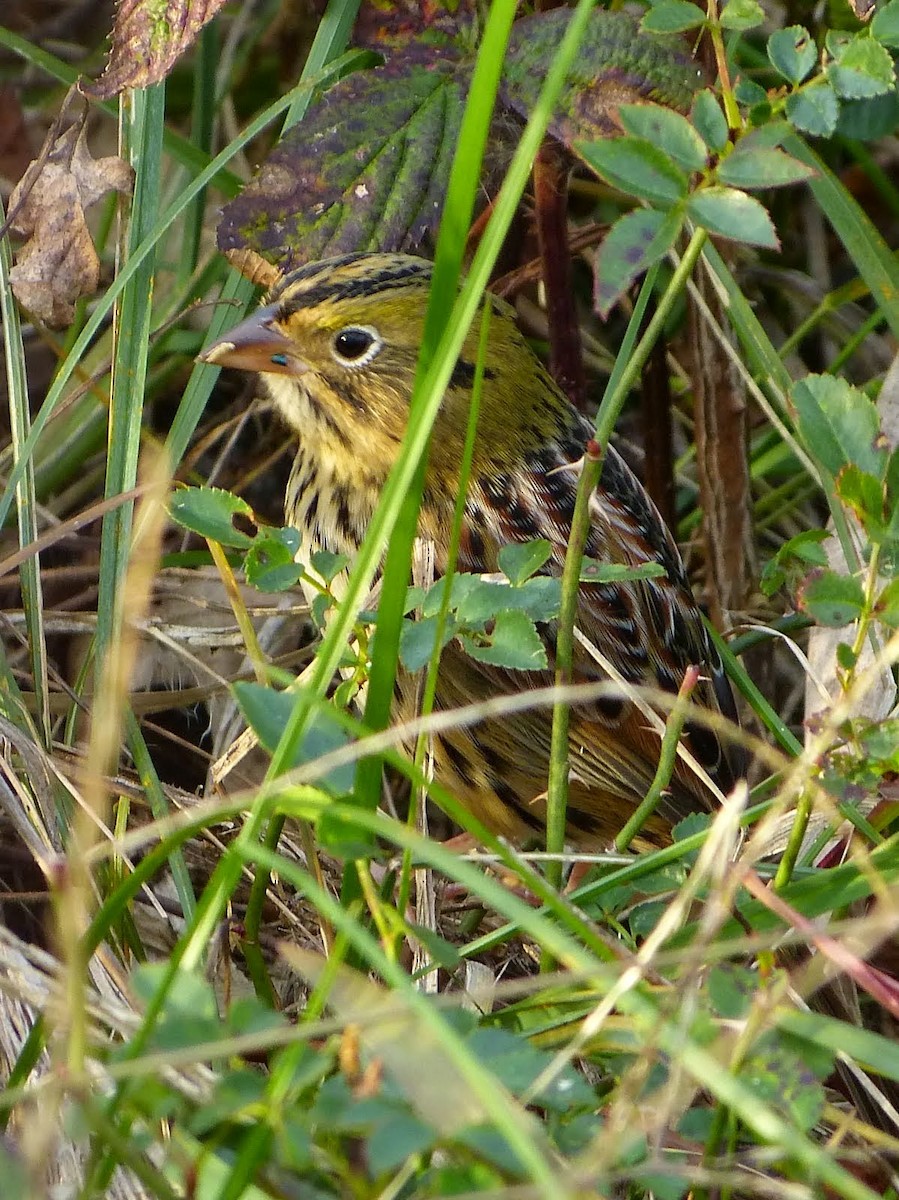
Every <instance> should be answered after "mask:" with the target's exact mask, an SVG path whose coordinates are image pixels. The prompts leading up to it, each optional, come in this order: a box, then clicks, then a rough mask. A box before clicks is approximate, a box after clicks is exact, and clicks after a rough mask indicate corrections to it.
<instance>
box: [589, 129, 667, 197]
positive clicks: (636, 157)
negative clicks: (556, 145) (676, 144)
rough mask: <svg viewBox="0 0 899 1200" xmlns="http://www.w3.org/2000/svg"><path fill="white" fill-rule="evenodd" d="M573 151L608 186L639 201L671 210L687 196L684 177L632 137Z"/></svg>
mask: <svg viewBox="0 0 899 1200" xmlns="http://www.w3.org/2000/svg"><path fill="white" fill-rule="evenodd" d="M575 149H576V150H577V153H578V154H579V155H580V156H581V158H583V159H584V161H585V162H586V163H587V165H588V166H589V167H592V168H593V170H594V171H596V173H597V174H598V175H600V176H601V177H602V178H603V179H604V180H605V181H606V182H607V183H609V184H611V185H612V187H616V188H618V189H619V190H620V191H622V192H626V193H627V194H628V195H630V196H636V197H637V199H638V200H646V201H647V202H648V203H650V204H653V205H655V206H657V207H658V208H670V207H671V206H672V205H673V204H675V203H677V201H678V200H681V199H683V197H684V196H686V194H687V188H688V186H689V182H688V180H687V176H686V175H685V174H684V172H683V171H682V170H681V169H680V167H678V166H676V165H675V164H674V163H673V162H672V161H671V159H670V158H669V157H668V155H667V154H666V153H665V151H664V150H662V149H661V148H660V147H659V146H654V145H653V144H652V142H647V141H645V140H644V139H642V138H635V137H622V138H610V139H609V140H608V141H605V142H590V143H581V144H580V145H579V146H576V147H575Z"/></svg>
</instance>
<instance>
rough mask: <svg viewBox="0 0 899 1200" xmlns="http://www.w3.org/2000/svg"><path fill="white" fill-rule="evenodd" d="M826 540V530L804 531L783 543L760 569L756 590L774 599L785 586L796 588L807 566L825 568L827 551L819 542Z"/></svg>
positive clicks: (827, 535) (827, 534)
mask: <svg viewBox="0 0 899 1200" xmlns="http://www.w3.org/2000/svg"><path fill="white" fill-rule="evenodd" d="M828 537H830V534H829V533H828V532H827V530H826V529H805V530H803V531H802V533H797V534H796V535H795V537H791V538H790V539H789V541H787V542H784V544H783V545H782V546H781V547H780V549H779V550H778V551H777V553H776V554H775V555H774V557H773V558H772V559H770V560H769V561H768V562H767V563H765V566H764V569H763V570H762V575H761V579H760V580H759V587H760V588H761V590H762V592H763V594H764V595H766V596H773V595H774V593H775V592H776V591H777V590H778V588H781V587H783V586H784V584H787V585H788V586H790V587H793V586H795V585H796V583H798V581H799V576H800V573H801V575H802V576H804V575H805V573H806V571H807V570H808V568H809V567H810V566H811V567H826V566H827V552H826V550H825V549H824V546H823V545H822V542H826V541H827V539H828Z"/></svg>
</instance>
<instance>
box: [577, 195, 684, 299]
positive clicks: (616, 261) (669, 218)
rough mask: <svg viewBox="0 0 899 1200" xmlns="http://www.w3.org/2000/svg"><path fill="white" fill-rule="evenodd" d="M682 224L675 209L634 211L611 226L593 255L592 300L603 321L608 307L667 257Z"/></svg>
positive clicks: (681, 219)
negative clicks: (659, 260) (646, 272)
mask: <svg viewBox="0 0 899 1200" xmlns="http://www.w3.org/2000/svg"><path fill="white" fill-rule="evenodd" d="M682 224H683V214H682V213H681V212H680V210H679V209H673V210H672V211H671V212H669V213H661V212H659V211H658V209H654V208H638V209H637V210H636V211H635V212H631V213H627V214H626V215H625V216H623V217H619V219H618V220H617V221H616V222H615V224H614V225H613V226H612V228H611V229H610V230H609V232H608V233H607V234H606V236H605V239H604V241H603V243H602V245H601V246H600V248H599V250H598V251H597V254H596V262H595V265H594V275H595V283H594V288H593V300H594V306H595V308H596V311H597V312H598V313H599V315H600V316H601V317H603V318H605V317H607V316H608V314H609V311H610V309H611V308H612V306H613V305H614V304H615V303H616V302H617V301H618V299H619V298H620V297H621V296H622V295H623V294H624V293H625V292H626V291H627V289H628V288H629V287H630V286H631V284H632V283H633V282H634V281H635V280H636V279H638V278H639V277H640V276H641V275H642V274H643V273H644V272H645V271H647V270H649V268H650V267H651V266H652V264H653V263H654V262H656V261H658V259H660V258H661V257H662V256H663V255H664V254H667V253H668V251H669V250H670V248H671V246H672V245H673V244H674V240H675V238H676V237H677V235H678V233H679V232H680V228H681V225H682Z"/></svg>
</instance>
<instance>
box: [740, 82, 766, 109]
mask: <svg viewBox="0 0 899 1200" xmlns="http://www.w3.org/2000/svg"><path fill="white" fill-rule="evenodd" d="M734 95H735V96H736V98H737V100H738V102H739V103H740V104H745V105H746V107H747V108H758V107H759V105H768V104H769V101H768V93H767V92H766V91H765V89H764V88H763V87H762V85H761V84H760V83H756V82H755V80H754V79H746V78H745V76H743V75H741V76H740V78H739V79H738V80H737V82H736V85H735V87H734Z"/></svg>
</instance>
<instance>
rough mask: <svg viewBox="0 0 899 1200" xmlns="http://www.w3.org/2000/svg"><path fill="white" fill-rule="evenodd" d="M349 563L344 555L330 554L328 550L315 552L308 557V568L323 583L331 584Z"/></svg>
mask: <svg viewBox="0 0 899 1200" xmlns="http://www.w3.org/2000/svg"><path fill="white" fill-rule="evenodd" d="M349 561H350V560H349V558H348V557H347V556H346V555H345V554H332V553H331V551H330V550H316V551H315V553H314V554H312V555H310V557H309V565H310V567H312V569H313V570H314V571H315V573H316V575H320V576H321V578H322V579H323V580H324V581H325V583H333V582H334V579H335V578H336V576H337V575H339V574H340V572H341V571H342V570H343V569H344V567H346V566H348V565H349Z"/></svg>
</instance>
